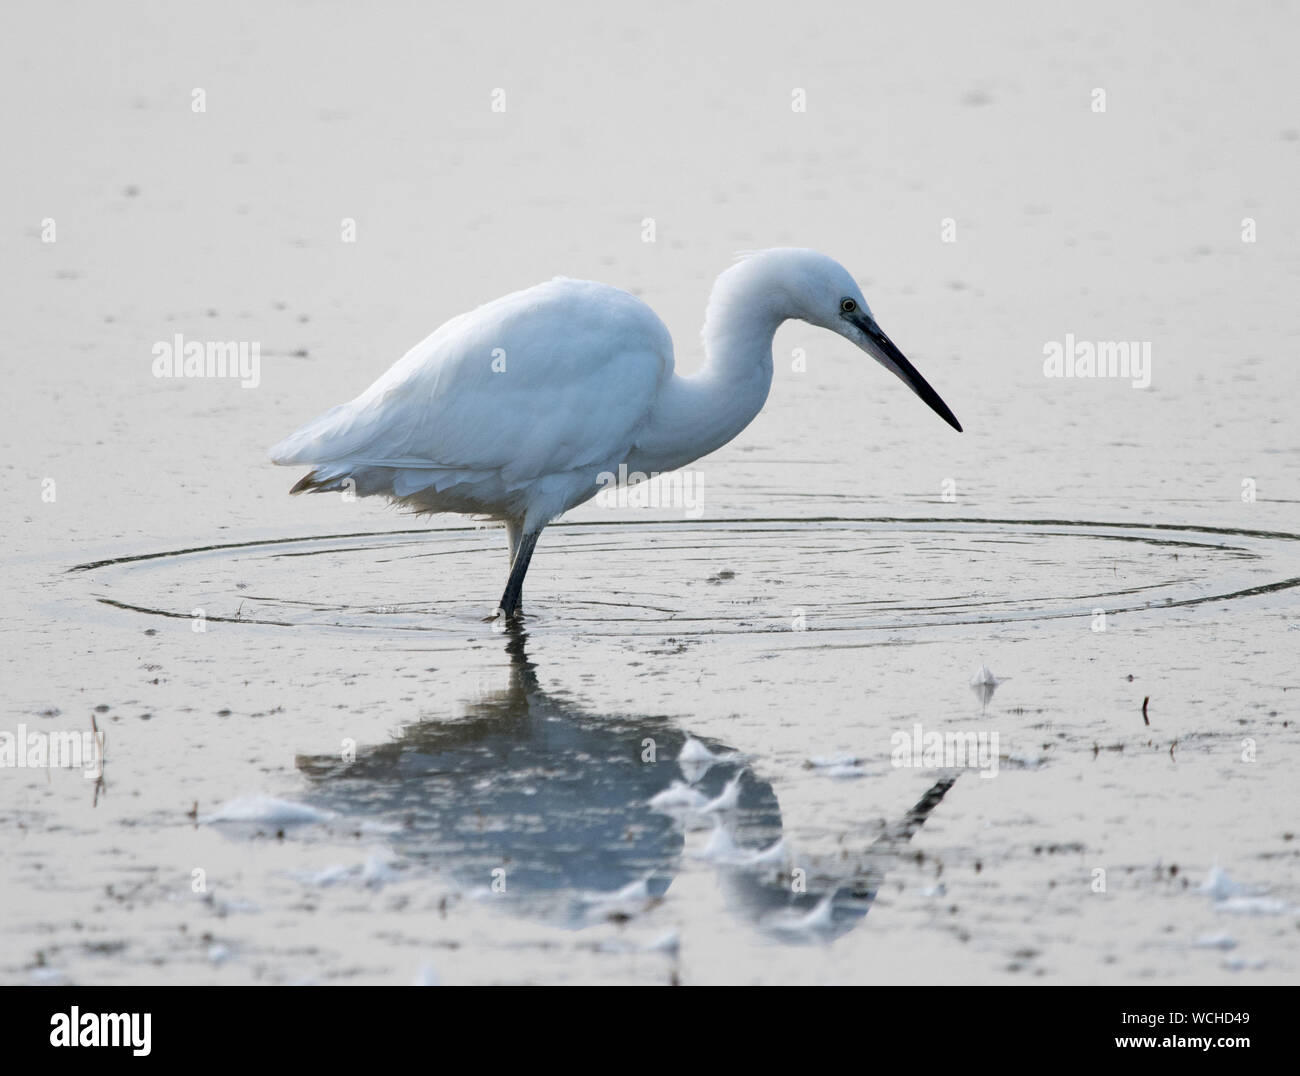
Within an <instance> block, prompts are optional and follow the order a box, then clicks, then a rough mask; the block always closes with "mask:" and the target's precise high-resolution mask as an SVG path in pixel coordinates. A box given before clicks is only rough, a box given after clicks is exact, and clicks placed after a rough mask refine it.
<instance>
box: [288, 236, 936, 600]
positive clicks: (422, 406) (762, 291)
mask: <svg viewBox="0 0 1300 1076" xmlns="http://www.w3.org/2000/svg"><path fill="white" fill-rule="evenodd" d="M787 318H802V319H804V320H806V321H810V322H812V323H813V324H817V325H822V326H823V327H825V328H829V329H832V330H833V331H835V332H838V333H840V334H841V335H843V336H846V337H847V338H848V339H850V340H852V341H853V342H854V343H856V344H858V346H860V347H862V348H863V349H864V350H866V351H868V352H869V353H870V354H872V355H873V356H874V357H875V358H876V359H877V360H879V361H880V362H881V363H882V364H883V365H885V366H886V367H887V368H889V369H890V370H892V371H893V372H894V373H896V374H897V375H898V376H899V377H901V378H902V379H903V380H904V381H905V382H907V383H908V384H909V385H910V386H911V387H912V388H913V390H914V391H916V392H917V393H918V395H920V396H921V397H922V398H923V399H925V400H926V401H927V402H928V403H929V404H930V405H931V406H932V407H934V408H935V410H936V411H938V412H939V413H940V414H941V415H943V416H944V418H945V419H946V420H947V421H949V422H950V423H951V424H952V425H953V426H954V427H955V428H957V429H959V430H960V428H961V427H960V426H959V425H958V424H957V420H956V419H955V418H953V417H952V414H951V412H950V411H948V409H947V407H946V406H945V405H944V404H943V402H942V401H941V400H939V398H938V396H937V395H936V394H935V393H934V390H933V389H931V388H930V386H929V385H928V384H926V383H925V381H924V380H923V379H922V378H921V377H920V375H919V374H917V373H916V371H915V370H913V369H912V368H911V366H910V364H908V363H907V360H906V359H904V358H903V357H902V355H901V354H899V353H898V351H897V348H895V347H894V346H893V345H892V344H891V343H890V342H889V340H888V338H887V337H886V336H885V335H884V333H883V332H881V331H880V329H879V326H877V325H876V324H875V321H874V319H873V318H872V317H871V312H870V310H869V309H868V307H867V304H866V301H865V300H864V299H863V298H862V295H861V292H860V291H859V290H858V287H857V285H856V284H855V283H854V282H853V279H852V277H850V276H849V274H848V273H847V272H846V271H845V270H844V269H843V268H842V267H841V266H840V265H838V264H837V263H836V262H834V261H832V260H831V259H830V258H827V257H826V256H825V255H821V254H818V253H816V252H815V251H809V250H785V249H781V250H770V251H762V252H760V253H758V254H755V255H752V256H750V257H747V258H746V259H744V260H743V261H740V262H738V263H737V264H736V265H734V266H732V267H731V268H730V269H728V270H727V271H726V272H724V273H723V274H722V275H721V276H720V277H719V278H718V282H717V284H716V285H715V286H714V289H713V293H712V295H711V297H710V301H709V308H708V313H707V315H706V320H705V330H704V340H705V347H706V351H707V352H708V362H707V363H706V365H705V367H704V369H703V370H702V371H701V372H700V373H699V374H697V375H695V376H694V377H690V378H684V377H681V376H679V375H678V374H676V373H675V371H674V364H673V346H672V339H671V337H670V336H669V333H668V330H667V328H666V327H665V326H664V324H663V322H662V321H660V320H659V318H658V317H657V316H656V315H655V313H654V311H653V310H651V309H650V308H649V307H648V306H646V304H645V303H643V302H641V301H640V300H639V299H636V298H635V297H633V296H631V295H629V294H628V293H627V292H624V291H620V290H619V289H618V288H612V287H609V286H608V285H605V284H596V283H592V282H589V281H582V280H567V279H562V278H561V279H556V280H552V281H549V282H548V283H545V284H539V285H537V286H536V287H532V288H528V289H526V290H525V291H519V292H514V293H513V294H510V295H506V296H503V297H502V298H500V299H496V300H494V301H493V302H490V303H487V304H485V305H484V306H480V307H478V308H477V309H475V310H472V311H470V312H469V313H466V314H462V315H460V316H459V317H456V318H453V319H452V320H451V321H448V322H447V323H446V324H444V325H443V326H442V327H441V328H439V329H438V330H437V331H436V332H434V333H433V335H431V336H429V337H428V338H426V339H425V340H423V341H421V342H420V343H419V344H417V345H416V346H415V347H414V348H412V349H411V350H410V351H409V352H407V353H406V354H405V355H404V356H403V357H402V358H401V359H399V360H398V361H397V362H396V363H395V364H394V365H393V366H392V367H391V368H390V369H389V370H388V372H387V373H385V374H384V375H383V376H381V377H380V378H379V380H377V381H376V382H375V383H374V384H373V385H371V386H370V388H368V389H367V390H366V391H365V392H363V393H362V394H361V395H360V396H358V397H357V398H356V399H355V400H352V401H351V402H349V403H345V404H340V405H339V406H338V407H334V408H332V409H331V410H329V411H327V412H325V414H323V415H321V416H320V417H319V418H317V419H315V420H313V421H312V422H309V423H307V424H306V425H305V426H303V427H301V428H300V429H298V430H296V431H295V432H294V433H292V434H290V435H289V436H288V437H286V438H285V439H284V440H283V441H281V442H280V443H279V444H277V445H276V446H275V447H274V448H272V449H271V452H270V455H271V459H272V460H273V461H274V462H275V463H278V464H282V465H306V466H310V467H311V468H312V471H311V473H310V474H308V475H306V476H305V477H304V478H303V479H302V480H301V481H300V482H299V483H298V484H297V485H296V486H295V487H294V488H293V490H292V492H295V493H298V492H304V491H309V492H320V491H325V490H337V489H343V488H353V489H355V492H356V493H357V495H359V496H372V495H381V496H387V497H390V498H392V499H393V500H396V501H398V502H400V503H402V504H405V505H408V506H410V507H412V508H414V509H416V510H418V511H421V512H461V513H466V514H472V515H478V516H484V517H487V518H490V519H496V520H501V521H503V522H505V523H506V525H507V529H508V532H509V536H510V555H511V565H512V570H511V576H510V582H509V584H508V585H507V588H506V593H505V595H504V596H503V598H502V603H501V606H500V609H501V611H503V612H504V613H505V614H506V615H508V616H509V615H513V613H514V612H515V611H516V608H517V606H518V601H519V592H520V589H521V587H522V583H523V576H524V573H525V572H526V571H527V568H528V560H529V558H530V557H531V554H532V549H533V546H534V544H535V543H536V540H537V535H538V534H539V533H540V531H541V529H542V528H543V527H544V526H546V524H547V523H549V522H550V521H551V520H553V519H554V518H555V517H556V516H558V515H560V514H561V513H563V512H565V511H567V510H568V509H569V508H572V507H574V506H575V505H577V504H581V503H582V502H583V501H585V500H587V499H588V498H590V497H592V496H594V495H595V494H596V493H597V492H598V490H599V489H600V488H601V484H600V476H601V475H608V474H617V473H619V466H620V464H626V465H627V472H628V473H636V472H638V471H639V472H641V473H643V474H649V473H653V472H663V471H669V470H673V469H675V468H677V467H681V466H683V465H684V464H686V463H689V462H691V461H692V460H694V459H698V458H699V457H700V456H702V455H705V454H706V453H708V452H711V451H713V450H714V449H715V448H717V447H719V446H720V445H722V444H725V443H726V442H727V441H729V440H731V438H733V437H734V436H735V435H736V434H737V433H739V432H740V430H742V429H744V427H745V426H746V425H748V424H749V422H750V421H751V420H752V419H753V417H754V416H755V415H756V414H757V413H758V411H759V410H760V409H761V408H762V406H763V403H764V401H765V400H766V398H767V393H768V389H769V387H770V385H771V379H772V336H773V334H774V333H775V331H776V329H777V327H778V326H779V325H780V324H781V322H782V321H784V320H786V319H787Z"/></svg>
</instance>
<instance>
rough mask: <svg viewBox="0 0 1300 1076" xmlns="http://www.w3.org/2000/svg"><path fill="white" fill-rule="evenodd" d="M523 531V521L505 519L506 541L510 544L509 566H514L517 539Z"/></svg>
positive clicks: (517, 549) (517, 548)
mask: <svg viewBox="0 0 1300 1076" xmlns="http://www.w3.org/2000/svg"><path fill="white" fill-rule="evenodd" d="M523 533H524V521H523V520H522V519H507V520H506V541H507V542H508V543H509V545H510V566H511V567H514V563H515V554H516V553H518V552H519V539H520V538H521V537H522V536H523Z"/></svg>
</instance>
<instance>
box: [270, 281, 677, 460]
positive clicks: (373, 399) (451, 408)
mask: <svg viewBox="0 0 1300 1076" xmlns="http://www.w3.org/2000/svg"><path fill="white" fill-rule="evenodd" d="M672 372H673V352H672V339H671V337H670V336H669V333H668V330H667V328H666V327H665V326H664V324H663V322H662V321H660V320H659V318H658V317H657V316H656V315H655V313H654V311H652V310H651V309H650V308H649V307H648V306H646V305H645V304H644V303H642V302H641V301H640V300H639V299H636V298H634V297H633V296H631V295H629V294H628V293H627V292H624V291H620V290H619V289H617V288H612V287H609V286H608V285H604V284H596V283H591V282H588V281H580V280H565V279H557V280H553V281H550V282H548V283H546V284H539V285H537V286H536V287H533V288H529V289H527V290H525V291H520V292H515V293H513V294H511V295H506V296H503V297H502V298H500V299H497V300H494V301H493V302H490V303H487V304H486V305H484V306H481V307H479V308H477V309H476V310H472V311H470V312H469V313H467V314H463V315H461V316H460V317H457V318H453V319H452V320H451V321H449V322H447V323H446V324H445V325H443V326H442V327H441V328H439V329H438V330H437V331H436V332H435V333H433V335H432V336H430V337H428V338H427V339H425V340H423V341H422V342H421V343H419V344H417V345H416V346H415V347H414V348H412V349H411V350H410V351H409V352H407V354H406V355H405V356H403V357H402V358H401V359H399V360H398V361H397V362H396V363H395V364H394V365H393V366H392V367H391V368H390V369H389V370H388V372H387V373H385V374H384V375H383V376H382V377H380V378H379V380H378V381H376V382H375V383H374V384H373V385H371V386H370V388H368V389H367V390H366V391H365V392H363V393H362V394H361V395H360V396H358V397H357V398H356V399H355V400H352V401H351V402H350V403H345V404H341V405H340V406H338V407H335V408H333V409H332V410H330V411H327V412H326V413H325V414H323V415H321V416H320V417H319V418H317V419H315V420H314V421H312V422H309V423H307V425H305V426H303V427H302V428H301V429H299V430H297V431H296V432H294V433H292V434H290V435H289V436H288V437H287V438H285V439H284V440H283V441H281V442H280V443H279V444H278V445H276V446H275V447H274V448H273V449H271V453H270V454H271V458H272V460H274V461H275V462H276V463H279V464H312V465H321V464H334V465H343V464H346V465H347V466H348V467H386V468H395V469H400V470H402V471H403V472H407V471H409V470H411V469H414V470H417V471H418V470H424V469H429V470H434V471H456V472H466V473H468V474H469V475H475V474H478V475H481V474H495V475H497V476H499V477H500V478H501V479H502V480H503V481H504V482H505V483H506V484H507V485H510V486H519V485H522V484H525V483H527V482H529V481H532V480H534V479H538V478H541V477H544V476H546V475H551V474H557V473H562V472H567V471H574V470H580V469H583V468H587V467H597V468H599V467H603V466H605V465H608V464H609V463H610V462H611V461H612V462H615V463H616V462H617V461H619V460H622V459H623V458H624V457H625V456H626V453H627V450H628V448H629V447H630V445H631V444H632V442H633V439H634V438H635V436H636V433H637V430H638V429H639V428H640V426H641V425H642V423H643V422H644V421H645V419H646V416H647V413H648V412H649V410H650V407H651V406H652V405H653V403H654V401H655V397H656V395H657V393H658V390H659V387H660V386H661V385H662V384H663V383H664V382H665V381H666V380H667V379H668V378H670V377H671V376H672ZM339 469H340V468H339V467H337V466H335V467H330V471H335V470H339ZM439 484H440V485H441V484H442V483H441V482H440V483H439Z"/></svg>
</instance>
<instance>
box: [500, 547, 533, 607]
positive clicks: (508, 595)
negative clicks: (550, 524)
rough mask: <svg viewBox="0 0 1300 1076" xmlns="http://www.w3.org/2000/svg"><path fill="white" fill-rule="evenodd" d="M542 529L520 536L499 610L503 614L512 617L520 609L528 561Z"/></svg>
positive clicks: (531, 556)
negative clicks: (520, 598)
mask: <svg viewBox="0 0 1300 1076" xmlns="http://www.w3.org/2000/svg"><path fill="white" fill-rule="evenodd" d="M541 533H542V532H541V531H531V532H529V533H526V534H522V535H520V537H519V548H518V549H516V550H515V559H514V563H513V564H511V566H510V579H509V581H508V582H507V583H506V591H505V593H504V594H502V595H501V605H500V608H499V610H498V611H499V612H500V613H501V615H502V616H505V617H512V616H514V615H515V613H517V612H518V611H519V597H520V595H521V594H522V593H523V589H524V576H525V574H527V572H528V562H529V561H530V560H532V559H533V549H534V547H536V545H537V539H538V536H539V535H540V534H541Z"/></svg>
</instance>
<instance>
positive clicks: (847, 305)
mask: <svg viewBox="0 0 1300 1076" xmlns="http://www.w3.org/2000/svg"><path fill="white" fill-rule="evenodd" d="M857 308H858V304H857V303H855V302H854V301H853V300H852V299H841V300H840V310H841V311H842V312H843V313H845V314H852V313H853V311H855V310H856V309H857Z"/></svg>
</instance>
